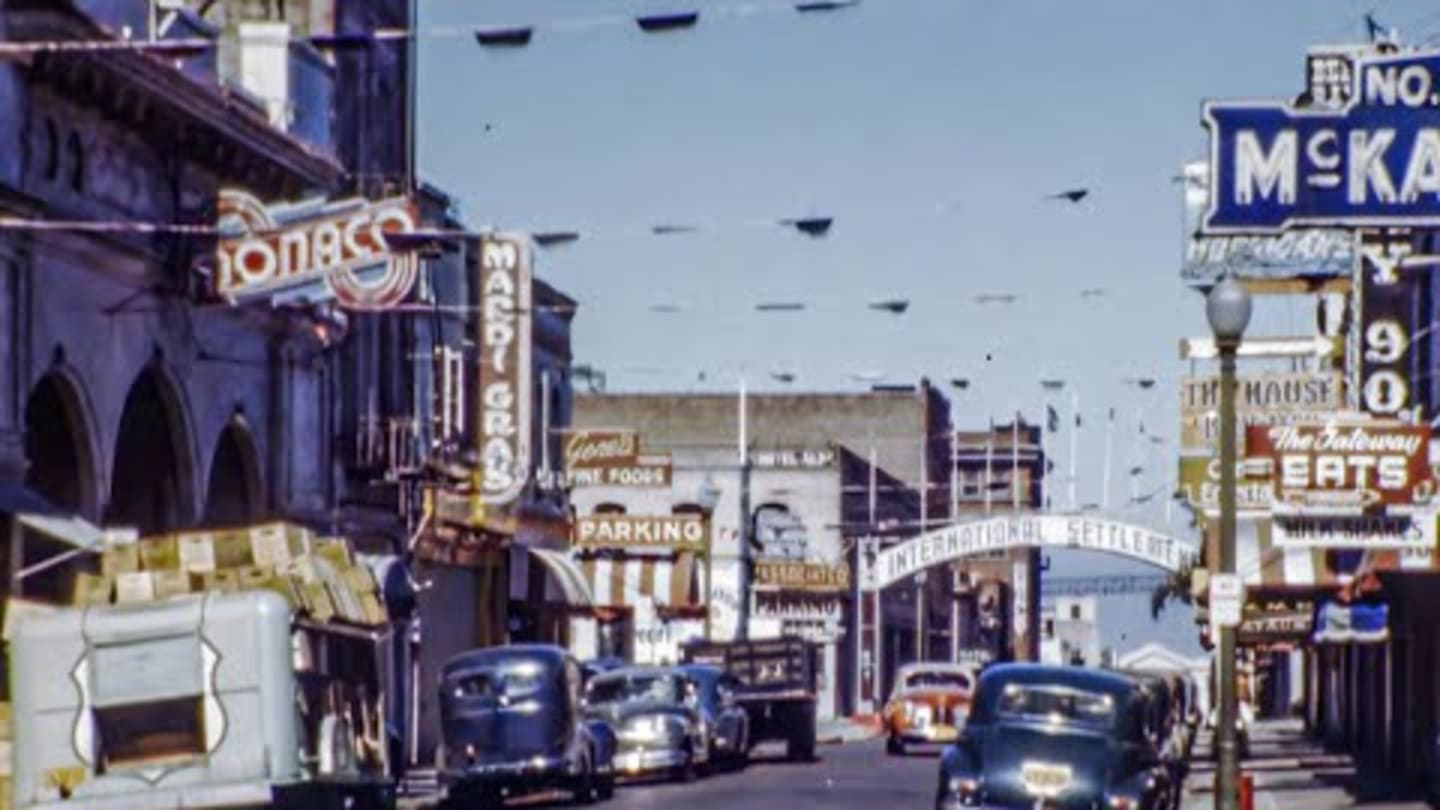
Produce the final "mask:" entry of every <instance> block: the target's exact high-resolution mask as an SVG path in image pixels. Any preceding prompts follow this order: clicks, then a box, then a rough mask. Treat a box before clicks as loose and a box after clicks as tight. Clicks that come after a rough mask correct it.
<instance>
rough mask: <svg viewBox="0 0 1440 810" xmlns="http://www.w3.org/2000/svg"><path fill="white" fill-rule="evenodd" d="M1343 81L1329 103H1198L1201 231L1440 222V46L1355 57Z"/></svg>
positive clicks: (1269, 230)
mask: <svg viewBox="0 0 1440 810" xmlns="http://www.w3.org/2000/svg"><path fill="white" fill-rule="evenodd" d="M1347 78H1349V80H1350V81H1351V82H1353V84H1352V85H1351V88H1350V89H1351V92H1350V93H1349V94H1348V97H1345V100H1344V102H1343V104H1340V105H1338V106H1331V107H1325V106H1322V105H1320V104H1319V103H1317V102H1316V101H1315V100H1313V99H1312V100H1311V102H1310V103H1309V105H1308V106H1304V107H1296V106H1294V105H1291V104H1286V103H1281V102H1268V101H1223V102H1207V103H1206V104H1205V106H1204V110H1203V120H1204V123H1205V126H1206V128H1207V129H1208V130H1209V132H1210V166H1211V170H1210V195H1209V196H1210V208H1209V210H1208V211H1207V212H1206V215H1205V217H1204V221H1203V223H1202V231H1203V232H1204V233H1206V234H1236V233H1276V232H1279V231H1283V230H1286V229H1288V228H1292V227H1317V226H1340V227H1405V226H1434V225H1440V52H1409V53H1403V54H1385V55H1382V54H1378V53H1376V54H1367V55H1361V56H1357V57H1356V58H1355V59H1354V70H1353V71H1351V72H1350V74H1349V76H1348V77H1347ZM1307 95H1310V94H1307ZM1342 97H1343V95H1342Z"/></svg>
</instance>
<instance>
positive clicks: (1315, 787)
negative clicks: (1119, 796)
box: [1184, 720, 1429, 810]
mask: <svg viewBox="0 0 1440 810" xmlns="http://www.w3.org/2000/svg"><path fill="white" fill-rule="evenodd" d="M1211 751H1212V749H1211V738H1210V734H1209V732H1202V734H1201V737H1200V739H1199V740H1197V741H1196V744H1195V757H1194V765H1193V767H1192V768H1191V771H1190V779H1189V781H1188V782H1187V784H1186V790H1185V804H1184V806H1185V808H1186V810H1209V808H1212V807H1214V806H1215V805H1214V799H1215V796H1214V788H1215V762H1214V758H1213V756H1212V754H1211ZM1241 772H1242V773H1248V774H1251V775H1252V776H1253V777H1254V780H1255V810H1332V808H1345V807H1366V808H1375V810H1423V809H1424V808H1428V807H1429V805H1428V804H1426V803H1424V802H1423V801H1418V800H1416V799H1415V798H1414V797H1398V796H1395V795H1393V791H1392V790H1391V786H1390V785H1385V784H1376V783H1374V782H1372V781H1369V780H1366V779H1364V778H1363V777H1361V776H1359V775H1358V774H1357V773H1356V770H1355V764H1354V762H1353V761H1352V760H1351V758H1350V757H1349V755H1346V754H1331V753H1327V752H1326V751H1325V750H1324V748H1322V747H1321V746H1320V744H1319V743H1317V742H1315V741H1313V740H1311V739H1309V738H1308V737H1306V736H1305V734H1304V730H1303V727H1302V726H1301V724H1300V721H1298V720H1262V721H1260V722H1259V723H1257V724H1256V726H1255V728H1254V729H1253V730H1252V731H1251V738H1250V758H1248V759H1246V760H1245V761H1244V762H1243V763H1241Z"/></svg>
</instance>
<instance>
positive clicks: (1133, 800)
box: [1105, 793, 1140, 810]
mask: <svg viewBox="0 0 1440 810" xmlns="http://www.w3.org/2000/svg"><path fill="white" fill-rule="evenodd" d="M1105 806H1106V807H1109V808H1110V810H1137V808H1138V807H1140V799H1138V798H1137V797H1135V796H1127V795H1125V794H1123V793H1113V794H1111V795H1109V796H1107V797H1106V798H1105Z"/></svg>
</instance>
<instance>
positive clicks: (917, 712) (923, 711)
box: [905, 703, 934, 726]
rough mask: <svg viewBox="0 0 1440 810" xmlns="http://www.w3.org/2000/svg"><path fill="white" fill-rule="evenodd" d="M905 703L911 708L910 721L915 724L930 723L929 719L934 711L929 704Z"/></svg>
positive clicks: (923, 724)
mask: <svg viewBox="0 0 1440 810" xmlns="http://www.w3.org/2000/svg"><path fill="white" fill-rule="evenodd" d="M905 705H907V706H909V707H910V708H911V712H912V716H911V718H910V722H912V723H914V724H915V725H917V726H928V725H930V721H931V719H932V718H933V717H934V712H933V711H932V710H931V708H930V707H929V706H927V705H925V704H923V703H922V704H919V705H916V704H911V703H907V704H905Z"/></svg>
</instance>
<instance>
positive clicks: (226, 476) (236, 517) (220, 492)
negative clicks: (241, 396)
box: [202, 416, 264, 526]
mask: <svg viewBox="0 0 1440 810" xmlns="http://www.w3.org/2000/svg"><path fill="white" fill-rule="evenodd" d="M263 492H264V488H263V484H262V483H261V477H260V456H259V453H258V451H257V450H256V448H255V439H254V437H252V436H251V435H250V428H249V425H247V424H246V422H245V420H244V419H243V418H241V417H239V416H236V417H235V418H233V419H231V420H230V422H229V423H227V424H226V425H225V429H224V430H222V431H221V432H220V438H219V439H218V440H216V442H215V452H214V454H213V455H212V456H211V458H210V480H209V482H208V484H207V485H206V487H205V514H204V518H203V520H202V522H203V523H204V524H205V525H207V526H239V525H243V524H245V523H249V522H251V521H253V520H255V519H256V518H258V517H260V514H261V511H262V509H263V497H262V493H263Z"/></svg>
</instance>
